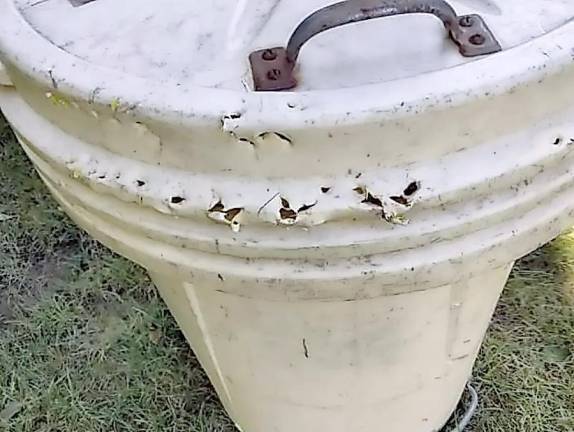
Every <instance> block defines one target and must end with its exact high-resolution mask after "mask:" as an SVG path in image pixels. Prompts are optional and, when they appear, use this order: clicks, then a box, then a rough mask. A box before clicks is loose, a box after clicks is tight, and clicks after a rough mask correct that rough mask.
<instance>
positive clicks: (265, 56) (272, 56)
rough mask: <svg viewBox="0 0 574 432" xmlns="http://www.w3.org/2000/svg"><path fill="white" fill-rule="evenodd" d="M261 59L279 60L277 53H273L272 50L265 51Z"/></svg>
mask: <svg viewBox="0 0 574 432" xmlns="http://www.w3.org/2000/svg"><path fill="white" fill-rule="evenodd" d="M261 58H262V59H263V60H265V61H273V60H275V59H276V58H277V53H275V51H273V50H272V49H268V50H265V51H263V54H261Z"/></svg>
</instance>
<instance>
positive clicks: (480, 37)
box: [468, 33, 486, 45]
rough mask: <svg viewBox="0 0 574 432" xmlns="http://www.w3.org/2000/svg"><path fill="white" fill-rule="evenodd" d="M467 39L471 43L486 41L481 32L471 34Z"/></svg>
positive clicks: (477, 43) (479, 43) (478, 43)
mask: <svg viewBox="0 0 574 432" xmlns="http://www.w3.org/2000/svg"><path fill="white" fill-rule="evenodd" d="M468 41H469V42H470V43H471V44H473V45H483V44H484V43H485V42H486V38H485V37H484V36H483V35H481V34H478V33H477V34H475V35H472V36H471V37H470V38H469V39H468Z"/></svg>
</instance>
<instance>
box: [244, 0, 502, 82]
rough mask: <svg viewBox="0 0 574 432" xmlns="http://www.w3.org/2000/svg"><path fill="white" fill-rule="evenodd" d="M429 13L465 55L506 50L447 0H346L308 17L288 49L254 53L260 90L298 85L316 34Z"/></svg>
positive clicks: (479, 21) (255, 78)
mask: <svg viewBox="0 0 574 432" xmlns="http://www.w3.org/2000/svg"><path fill="white" fill-rule="evenodd" d="M409 13H429V14H433V15H435V16H437V17H438V18H440V19H441V20H442V22H443V24H444V26H445V27H446V29H447V31H448V35H449V37H450V38H451V39H452V41H453V42H454V43H456V45H458V47H459V51H460V53H461V55H463V56H465V57H475V56H481V55H487V54H493V53H496V52H499V51H501V50H502V47H501V46H500V44H499V43H498V41H497V40H496V38H495V36H494V34H493V33H492V31H491V30H490V29H489V28H488V25H487V24H486V23H485V22H484V20H483V19H482V17H481V16H480V15H476V14H473V15H463V16H457V14H456V12H455V11H454V9H453V8H452V7H451V6H450V5H449V4H448V3H447V2H446V1H444V0H400V1H399V0H346V1H342V2H340V3H336V4H333V5H331V6H327V7H325V8H323V9H319V10H318V11H316V12H314V13H313V14H311V15H310V16H309V17H307V18H306V19H305V20H304V21H303V22H302V23H301V24H300V25H299V26H298V27H297V29H296V30H295V31H294V33H293V34H292V36H291V38H290V40H289V43H288V44H287V47H286V48H282V47H275V48H268V49H263V50H258V51H255V52H253V53H251V54H250V56H249V61H250V64H251V70H252V74H253V81H254V84H255V90H256V91H281V90H290V89H292V88H294V87H296V85H297V80H296V78H295V69H296V68H295V67H296V64H297V58H298V56H299V52H300V50H301V48H302V47H303V45H304V44H305V43H306V42H307V41H308V40H309V39H311V38H312V37H314V36H315V35H317V34H319V33H322V32H324V31H326V30H329V29H332V28H335V27H339V26H342V25H345V24H350V23H353V22H359V21H366V20H370V19H373V18H381V17H385V16H392V15H402V14H409Z"/></svg>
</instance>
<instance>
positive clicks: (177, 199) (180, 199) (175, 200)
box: [171, 196, 185, 204]
mask: <svg viewBox="0 0 574 432" xmlns="http://www.w3.org/2000/svg"><path fill="white" fill-rule="evenodd" d="M184 201H185V198H183V197H180V196H174V197H171V203H172V204H181V203H182V202H184Z"/></svg>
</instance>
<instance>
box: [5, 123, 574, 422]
mask: <svg viewBox="0 0 574 432" xmlns="http://www.w3.org/2000/svg"><path fill="white" fill-rule="evenodd" d="M0 197H1V198H0V431H9V432H20V431H22V432H23V431H30V432H47V431H53V432H56V431H58V432H59V431H82V432H100V431H102V432H109V431H162V432H164V431H174V432H179V431H181V432H184V431H185V432H188V431H192V432H215V431H222V432H227V431H232V430H233V427H232V425H231V422H230V421H229V419H228V418H227V417H226V415H225V413H224V412H223V410H222V408H221V406H220V404H219V402H218V400H217V397H216V396H215V394H214V392H213V390H212V388H211V386H210V384H209V382H208V380H207V378H206V376H205V374H204V373H203V371H202V370H201V368H200V367H199V365H198V363H197V360H196V359H195V357H194V356H193V354H192V352H191V351H190V349H189V348H188V346H187V344H186V342H185V341H184V339H183V337H182V335H181V333H180V332H179V330H178V329H177V326H176V325H175V323H174V321H173V319H172V318H171V316H170V314H169V312H168V311H167V309H166V307H165V305H164V304H163V302H162V301H161V299H160V298H159V297H158V295H157V294H156V292H155V289H154V288H153V286H152V285H151V283H150V281H149V279H148V278H147V277H146V275H145V273H144V272H143V271H142V269H140V268H138V267H137V266H136V265H134V264H132V263H130V262H128V261H127V260H125V259H123V258H121V257H119V256H117V255H115V254H113V253H112V252H110V251H109V250H107V249H105V248H104V247H102V246H101V245H99V244H97V243H96V242H95V241H93V240H90V239H89V238H88V237H87V236H86V235H85V234H83V233H82V232H80V231H79V230H78V229H77V228H76V227H75V226H74V225H73V224H72V223H71V222H70V221H69V220H68V219H67V217H66V216H65V215H64V214H63V213H62V211H61V210H60V209H59V208H58V206H57V205H56V204H55V203H54V202H53V201H52V200H51V199H50V198H49V196H48V194H47V192H46V189H45V188H44V187H43V185H42V184H41V182H40V180H39V179H38V177H37V176H36V175H35V173H34V171H33V169H32V167H31V166H30V164H29V163H28V161H27V160H26V158H25V157H24V155H23V153H22V151H21V150H20V148H19V147H18V146H17V145H16V143H15V140H14V137H13V135H12V134H11V132H10V130H9V128H8V127H7V126H6V124H5V122H4V121H3V119H1V118H0ZM473 380H474V385H475V386H476V388H477V389H478V390H479V393H480V397H481V408H480V411H479V413H478V415H477V416H476V418H475V421H474V423H473V425H472V427H470V428H469V430H471V431H474V432H561V431H564V432H571V431H574V235H573V234H565V235H563V236H562V237H561V238H559V239H558V240H556V241H554V242H553V243H552V244H550V245H548V246H547V247H545V248H543V249H541V250H539V251H537V252H535V253H534V254H532V255H531V256H529V257H527V258H525V259H523V260H522V261H520V262H519V263H518V265H517V267H516V268H515V270H514V272H513V273H512V276H511V278H510V281H509V284H508V287H507V288H506V291H505V294H504V296H503V298H502V300H501V302H500V305H499V307H498V309H497V312H496V315H495V318H494V321H493V324H492V327H491V329H490V331H489V334H488V337H487V340H486V342H485V345H484V348H483V350H482V353H481V355H480V358H479V360H478V362H477V365H476V370H475V375H474V378H473ZM381 430H384V426H382V428H381ZM429 432H430V431H429Z"/></svg>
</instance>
